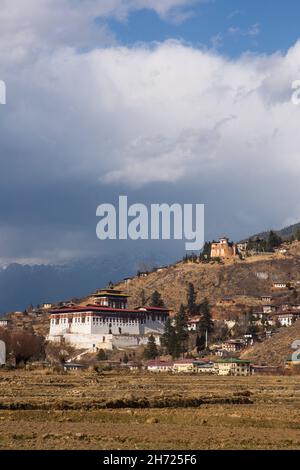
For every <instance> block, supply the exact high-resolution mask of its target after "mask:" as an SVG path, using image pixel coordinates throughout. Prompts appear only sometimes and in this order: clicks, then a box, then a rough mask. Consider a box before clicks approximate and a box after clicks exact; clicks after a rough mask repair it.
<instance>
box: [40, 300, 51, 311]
mask: <svg viewBox="0 0 300 470" xmlns="http://www.w3.org/2000/svg"><path fill="white" fill-rule="evenodd" d="M52 307H53V304H50V303H49V302H48V303H44V304H42V305H41V309H42V310H49V309H50V308H52Z"/></svg>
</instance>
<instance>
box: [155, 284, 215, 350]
mask: <svg viewBox="0 0 300 470" xmlns="http://www.w3.org/2000/svg"><path fill="white" fill-rule="evenodd" d="M196 299H197V294H196V292H195V288H194V285H193V283H189V285H188V293H187V304H186V305H183V304H182V305H181V306H180V309H179V312H178V313H177V314H176V316H175V318H174V320H173V321H172V320H171V319H170V318H169V319H168V320H167V322H166V325H165V331H164V334H163V336H162V345H163V346H164V347H165V348H166V350H167V352H168V353H169V354H171V355H172V357H179V356H180V355H181V354H183V353H185V352H187V350H188V338H189V333H188V318H189V317H193V316H195V315H199V316H200V322H199V326H198V331H197V339H196V346H197V349H198V351H200V350H202V349H204V348H205V344H206V340H207V338H208V335H210V334H211V333H212V331H213V329H214V323H213V320H212V316H211V311H210V306H209V302H208V300H207V299H204V300H203V302H200V303H197V302H196Z"/></svg>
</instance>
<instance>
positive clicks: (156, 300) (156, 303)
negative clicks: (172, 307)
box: [150, 290, 165, 308]
mask: <svg viewBox="0 0 300 470" xmlns="http://www.w3.org/2000/svg"><path fill="white" fill-rule="evenodd" d="M164 306H165V304H164V301H163V299H162V297H161V294H160V293H159V292H158V291H157V290H156V291H154V292H153V293H152V295H151V298H150V307H159V308H163V307H164Z"/></svg>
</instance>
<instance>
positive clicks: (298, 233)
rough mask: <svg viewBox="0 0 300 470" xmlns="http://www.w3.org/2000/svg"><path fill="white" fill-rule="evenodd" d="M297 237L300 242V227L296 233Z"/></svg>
mask: <svg viewBox="0 0 300 470" xmlns="http://www.w3.org/2000/svg"><path fill="white" fill-rule="evenodd" d="M295 239H296V240H297V241H298V242H300V229H298V230H297V231H296V233H295Z"/></svg>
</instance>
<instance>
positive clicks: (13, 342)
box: [0, 330, 45, 364]
mask: <svg viewBox="0 0 300 470" xmlns="http://www.w3.org/2000/svg"><path fill="white" fill-rule="evenodd" d="M0 339H2V340H3V341H4V342H5V344H6V350H7V355H9V354H10V355H11V356H13V357H14V358H15V360H16V364H18V363H19V362H24V363H26V362H27V361H29V360H30V359H31V360H39V359H43V358H44V357H45V348H44V340H43V338H42V337H41V336H37V335H34V334H31V333H28V332H25V331H7V330H3V331H1V332H0Z"/></svg>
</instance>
